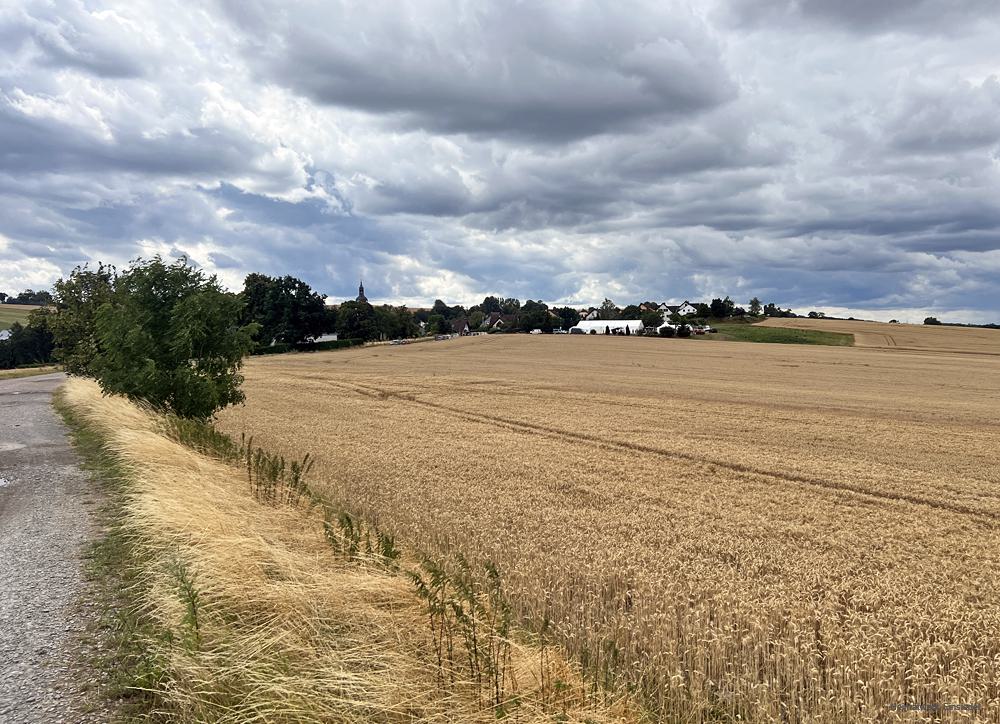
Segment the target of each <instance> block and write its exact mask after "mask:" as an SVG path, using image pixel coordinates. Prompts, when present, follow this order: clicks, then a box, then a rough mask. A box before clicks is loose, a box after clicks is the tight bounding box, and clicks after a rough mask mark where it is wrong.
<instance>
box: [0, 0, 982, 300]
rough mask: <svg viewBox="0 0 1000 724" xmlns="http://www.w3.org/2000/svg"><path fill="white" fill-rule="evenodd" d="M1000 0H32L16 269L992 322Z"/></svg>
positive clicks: (11, 168)
mask: <svg viewBox="0 0 1000 724" xmlns="http://www.w3.org/2000/svg"><path fill="white" fill-rule="evenodd" d="M996 11H997V6H996V5H995V3H993V2H989V3H986V2H976V1H975V0H958V1H957V2H954V3H948V4H943V3H931V2H921V1H914V2H905V3H904V2H898V1H896V0H891V1H888V2H864V3H862V2H855V1H854V0H849V1H846V2H845V1H840V2H834V1H833V0H828V1H823V2H820V1H819V0H798V1H795V2H792V1H791V0H788V1H785V2H763V0H731V1H730V0H713V2H710V3H695V2H690V1H688V0H677V1H676V2H673V1H671V2H667V3H663V2H652V1H651V0H650V1H648V2H647V1H642V0H636V1H635V2H627V3H610V2H602V1H598V0H582V1H581V2H574V3H564V2H534V3H513V4H508V3H499V2H487V1H486V0H482V1H476V0H466V1H464V2H459V1H458V0H400V2H398V3H394V4H393V6H392V8H391V9H387V6H384V5H379V4H377V3H363V2H354V1H351V2H348V1H347V0H342V1H338V2H318V1H309V2H303V3H294V4H286V3H278V2H277V0H247V1H246V2H235V0H217V2H216V3H214V4H209V5H192V4H190V3H181V2H179V0H158V1H157V2H153V0H131V1H130V2H124V1H119V0H99V1H95V2H83V0H49V1H45V2H42V1H41V0H39V1H38V2H35V1H34V0H23V1H22V2H18V3H15V4H8V5H6V6H4V7H2V8H0V48H2V50H0V288H9V287H17V286H18V285H20V286H43V285H45V284H48V283H51V281H52V280H53V279H54V278H56V277H57V276H58V275H59V274H64V273H66V272H67V271H68V270H69V269H70V268H72V266H74V265H75V264H78V263H81V262H84V261H87V260H88V259H97V258H102V259H106V260H109V261H115V262H118V263H121V262H122V261H125V260H127V259H129V258H134V257H135V256H137V255H140V254H142V255H147V256H148V255H149V254H153V253H162V254H171V253H184V254H186V255H188V256H189V258H191V259H193V260H196V261H197V262H198V263H200V264H203V265H205V267H206V268H207V269H208V270H209V271H212V272H215V273H218V274H219V275H220V277H221V278H222V279H223V280H224V282H225V283H227V284H229V285H230V286H234V287H238V286H239V285H240V284H241V282H242V277H243V275H245V274H246V273H247V272H249V271H263V272H265V273H270V274H293V275H295V276H300V277H302V278H304V279H306V280H307V281H308V282H310V283H311V284H313V285H314V286H315V287H316V288H317V289H318V290H319V291H321V292H324V293H328V294H330V295H331V296H333V297H334V298H347V297H351V296H353V295H354V294H355V293H356V292H355V290H356V285H357V279H358V277H359V276H363V277H364V279H365V282H366V284H365V286H366V290H368V291H369V296H370V297H371V298H373V299H375V300H376V301H381V300H386V301H388V300H392V301H403V300H405V301H409V302H411V303H419V304H426V303H429V302H430V301H432V300H433V299H434V298H436V297H440V298H444V299H447V300H449V301H452V302H459V301H462V302H470V301H474V300H476V299H477V298H480V299H481V298H482V296H483V295H484V294H487V293H500V294H507V295H516V296H519V297H521V298H528V297H531V298H542V299H544V300H546V301H550V302H551V301H559V300H562V301H571V302H576V303H580V304H590V303H594V302H599V301H600V300H601V299H602V298H603V297H604V296H611V297H612V298H615V299H617V300H619V301H621V302H628V301H636V300H640V299H649V298H652V299H661V300H670V299H676V300H680V299H683V298H685V297H687V298H691V299H710V298H711V297H712V296H718V295H725V294H730V295H732V296H733V297H734V298H736V299H739V300H740V301H745V300H746V299H749V298H750V297H751V296H754V295H757V296H760V297H761V298H765V299H767V300H771V301H775V302H777V303H780V304H783V305H785V306H788V305H794V306H796V307H804V308H810V307H813V306H825V307H826V308H828V309H861V310H869V311H870V310H875V312H877V313H881V312H878V310H882V311H883V312H884V316H886V318H888V317H890V316H897V317H901V318H916V319H921V318H922V315H923V313H924V312H926V313H933V314H935V316H941V317H943V318H948V315H949V314H961V315H964V316H965V317H966V318H969V319H976V320H985V319H992V318H993V317H995V316H1000V314H998V313H997V311H996V310H997V309H998V308H1000V282H998V281H997V279H1000V199H998V195H997V189H998V188H1000V165H998V163H997V159H998V158H1000V121H998V120H997V119H1000V112H998V111H1000V81H998V80H997V78H998V76H1000V67H998V66H997V64H996V60H995V58H996V55H995V44H996V37H997V32H998V28H1000V25H998V15H997V12H996ZM924 316H925V315H924Z"/></svg>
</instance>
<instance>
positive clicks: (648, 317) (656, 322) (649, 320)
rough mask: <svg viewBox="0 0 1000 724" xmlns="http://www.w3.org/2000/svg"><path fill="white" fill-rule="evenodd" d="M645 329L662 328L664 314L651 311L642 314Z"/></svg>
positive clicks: (654, 310)
mask: <svg viewBox="0 0 1000 724" xmlns="http://www.w3.org/2000/svg"><path fill="white" fill-rule="evenodd" d="M641 319H642V326H643V327H660V326H662V325H663V312H660V311H658V310H656V309H650V310H647V311H645V312H643V313H642V317H641Z"/></svg>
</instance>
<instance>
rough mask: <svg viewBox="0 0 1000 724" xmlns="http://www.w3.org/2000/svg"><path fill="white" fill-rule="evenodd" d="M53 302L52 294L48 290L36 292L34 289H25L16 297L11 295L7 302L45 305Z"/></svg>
mask: <svg viewBox="0 0 1000 724" xmlns="http://www.w3.org/2000/svg"><path fill="white" fill-rule="evenodd" d="M51 303H52V294H51V293H49V292H46V291H40V292H36V291H34V290H32V289H25V290H24V291H23V292H21V293H20V294H18V295H17V296H16V297H9V298H8V299H7V304H37V305H40V306H44V305H46V304H51Z"/></svg>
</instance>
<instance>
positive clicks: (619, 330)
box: [572, 319, 643, 334]
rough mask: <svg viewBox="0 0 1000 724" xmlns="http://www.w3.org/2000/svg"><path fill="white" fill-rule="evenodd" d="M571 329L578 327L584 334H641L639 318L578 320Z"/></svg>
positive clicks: (641, 327) (641, 328)
mask: <svg viewBox="0 0 1000 724" xmlns="http://www.w3.org/2000/svg"><path fill="white" fill-rule="evenodd" d="M572 329H579V330H581V331H582V332H583V333H584V334H590V332H591V330H593V331H594V333H595V334H642V330H643V325H642V320H641V319H591V320H583V321H581V322H578V323H577V325H576V326H575V327H573V328H572Z"/></svg>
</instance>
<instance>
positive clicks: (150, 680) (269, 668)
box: [58, 379, 637, 722]
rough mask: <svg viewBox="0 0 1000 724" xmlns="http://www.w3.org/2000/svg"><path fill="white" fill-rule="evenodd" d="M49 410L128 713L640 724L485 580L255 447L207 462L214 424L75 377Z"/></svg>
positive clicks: (216, 441) (181, 717) (223, 718)
mask: <svg viewBox="0 0 1000 724" xmlns="http://www.w3.org/2000/svg"><path fill="white" fill-rule="evenodd" d="M58 405H59V408H60V410H61V411H62V412H63V414H64V416H65V417H66V419H67V422H68V423H69V424H70V426H71V428H72V429H73V430H74V431H75V435H76V440H77V445H78V447H79V449H80V452H81V454H82V455H84V456H85V458H86V459H87V460H88V462H89V463H90V465H91V467H92V469H93V470H94V471H95V473H97V474H98V475H99V476H100V477H102V478H103V479H105V480H107V481H108V488H109V493H110V495H111V496H112V497H113V499H114V501H115V502H114V504H113V510H112V513H111V516H110V520H109V532H108V534H107V536H106V538H105V539H104V540H103V541H102V542H101V543H99V544H98V545H97V547H96V548H95V551H94V555H93V556H92V559H93V561H94V566H93V567H94V570H95V572H96V573H97V574H98V576H99V577H100V578H102V579H103V580H104V581H105V585H104V586H103V588H104V590H105V594H106V601H105V603H106V608H107V609H108V613H107V617H108V621H109V625H111V628H112V629H113V630H114V631H115V632H116V640H115V645H114V646H113V647H112V648H113V652H112V654H111V655H110V656H109V658H108V659H107V660H106V661H104V662H102V665H103V666H105V667H111V668H112V669H113V670H114V671H115V672H116V676H115V677H114V680H115V681H116V682H117V683H118V688H117V692H116V693H117V695H118V696H120V697H124V698H125V699H126V700H127V704H128V708H129V710H130V713H131V714H132V715H133V716H147V717H149V718H152V719H154V720H157V719H160V720H166V719H169V720H171V721H217V722H243V721H250V720H261V721H265V720H266V721H289V722H291V721H294V722H320V721H324V722H326V721H342V722H354V721H357V722H361V721H366V722H370V721H386V722H390V721H392V722H394V721H412V722H445V721H465V722H475V721H495V720H496V719H497V718H498V717H507V718H508V719H509V720H510V721H518V722H536V721H537V722H543V721H545V722H551V721H579V722H584V721H589V722H610V721H635V720H637V717H636V716H635V715H634V714H631V715H630V714H629V713H628V711H627V709H626V707H625V706H624V704H623V703H622V702H620V701H618V702H613V703H610V704H607V703H604V702H603V701H601V700H599V699H598V698H596V697H594V696H593V695H588V694H587V687H585V686H584V685H583V683H582V681H580V680H579V677H578V675H577V674H576V672H575V670H574V669H573V667H572V666H570V665H569V664H568V663H567V662H566V659H565V658H564V657H563V656H562V655H561V653H560V652H559V651H558V650H557V649H555V648H554V647H545V646H544V645H539V642H538V641H537V640H535V639H533V638H532V637H531V636H529V635H528V634H526V633H524V632H518V631H517V630H516V629H515V628H514V627H507V628H503V629H501V628H498V627H497V625H496V622H497V621H498V620H499V619H500V618H501V616H500V613H501V612H502V602H501V601H502V598H501V594H500V593H499V590H498V589H499V587H498V589H497V590H493V589H482V588H480V587H479V584H476V583H474V582H473V581H471V580H466V579H462V578H460V577H459V578H456V579H454V580H452V579H449V578H448V575H447V574H444V573H442V572H441V571H440V569H439V568H438V567H437V566H436V565H435V564H434V563H433V562H430V561H426V560H422V559H419V557H418V556H416V555H415V554H413V553H411V552H407V551H405V550H404V551H402V552H400V551H399V550H398V549H397V548H396V547H395V543H394V542H393V541H392V540H391V539H386V538H385V537H384V536H381V535H380V534H378V531H377V529H376V528H374V527H373V526H366V525H365V524H363V523H362V522H360V521H356V520H352V518H351V517H350V515H349V514H347V513H343V512H341V513H340V514H339V515H337V516H334V515H332V514H331V512H330V511H329V510H328V509H326V508H325V507H324V504H322V503H321V502H320V501H318V500H316V499H314V498H312V497H310V494H309V492H308V488H307V487H306V486H305V484H304V483H303V477H304V475H305V474H306V473H307V472H308V464H307V462H306V461H303V463H302V464H301V465H300V464H299V463H295V464H293V465H289V466H286V465H285V461H283V460H282V461H280V471H281V472H280V473H279V472H277V471H278V469H279V468H278V459H276V458H269V457H268V456H267V455H266V454H265V453H263V452H262V451H259V450H255V449H254V448H253V447H252V442H251V443H247V444H246V445H245V448H244V446H243V445H242V444H241V446H240V450H241V452H239V455H244V454H245V455H246V459H245V464H241V463H239V462H237V461H238V460H242V458H239V457H238V456H234V455H229V456H228V458H227V456H226V455H222V456H221V457H222V458H223V459H220V456H212V455H210V454H206V453H210V452H212V450H211V447H212V445H215V446H216V447H220V440H221V436H219V437H213V435H217V434H215V433H214V431H211V429H210V428H208V429H207V430H204V431H203V432H201V433H197V434H194V433H192V430H196V428H192V427H190V426H187V425H186V424H180V423H178V422H177V421H174V422H171V421H170V420H169V419H167V418H164V417H162V416H159V415H156V414H153V413H151V412H149V411H146V410H143V409H141V408H139V407H138V406H136V405H133V404H131V403H129V402H127V401H125V400H122V399H120V398H115V397H104V396H102V395H101V393H100V390H99V389H98V387H97V386H96V384H94V383H92V382H89V381H85V380H80V379H71V380H70V381H69V382H67V384H66V386H65V387H64V388H63V391H62V393H61V396H60V399H59V402H58ZM199 435H200V437H199ZM179 439H185V440H186V442H188V443H192V442H193V441H194V442H197V441H199V440H200V441H201V442H205V441H207V442H208V443H211V444H210V445H207V446H205V445H198V446H199V447H202V448H203V451H202V452H198V451H196V450H195V449H193V448H192V447H191V446H190V445H189V444H188V445H186V444H183V443H182V442H180V441H179ZM226 445H235V443H223V444H221V448H223V449H224V450H225V448H226ZM224 450H223V451H224ZM272 466H273V467H272ZM295 470H297V471H298V472H297V473H295V472H294V471H295ZM248 471H249V472H248ZM289 473H294V474H293V475H291V476H290V475H289ZM269 481H270V482H269ZM442 582H443V583H442ZM112 622H117V623H112ZM487 645H488V646H489V649H488V650H487V649H486V646H487Z"/></svg>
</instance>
